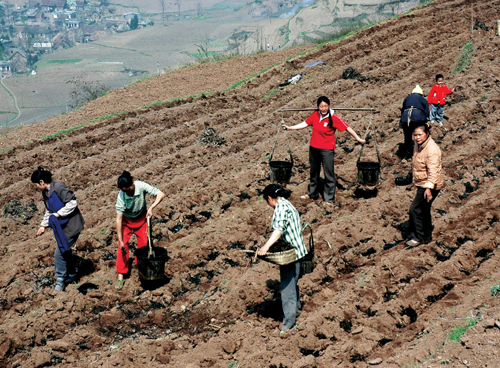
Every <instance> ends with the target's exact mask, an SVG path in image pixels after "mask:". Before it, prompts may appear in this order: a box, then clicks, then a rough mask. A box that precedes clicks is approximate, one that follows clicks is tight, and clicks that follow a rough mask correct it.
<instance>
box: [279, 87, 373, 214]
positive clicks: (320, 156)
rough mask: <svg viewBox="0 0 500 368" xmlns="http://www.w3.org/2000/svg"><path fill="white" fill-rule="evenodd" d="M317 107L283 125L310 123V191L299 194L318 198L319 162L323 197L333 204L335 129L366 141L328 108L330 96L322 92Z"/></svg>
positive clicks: (296, 127)
mask: <svg viewBox="0 0 500 368" xmlns="http://www.w3.org/2000/svg"><path fill="white" fill-rule="evenodd" d="M317 106H318V110H317V111H315V112H313V113H312V114H311V116H309V117H308V118H307V119H306V121H304V122H302V123H300V124H297V125H293V126H288V125H283V127H284V128H285V130H300V129H304V128H307V127H308V126H312V134H311V143H310V147H309V163H310V165H311V181H310V183H309V193H308V194H306V195H303V196H301V197H300V198H302V199H318V196H319V194H318V191H319V188H318V186H319V174H320V171H321V165H323V171H324V173H325V187H324V193H323V200H324V201H325V203H327V205H328V206H333V202H334V201H335V172H334V160H333V159H334V153H335V131H336V130H337V129H338V130H339V131H341V132H343V131H344V130H347V132H348V133H349V134H350V135H352V136H353V137H354V139H356V141H357V142H359V143H361V144H365V140H364V139H361V138H360V137H359V136H358V135H357V134H356V132H355V131H354V130H352V128H351V127H349V125H347V124H346V123H345V122H344V121H343V120H342V119H341V118H339V117H338V116H337V115H335V114H334V113H333V110H330V100H329V99H328V97H325V96H321V97H320V98H318V101H317Z"/></svg>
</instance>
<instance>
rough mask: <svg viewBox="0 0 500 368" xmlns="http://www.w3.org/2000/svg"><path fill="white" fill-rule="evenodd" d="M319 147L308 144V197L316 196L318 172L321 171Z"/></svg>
mask: <svg viewBox="0 0 500 368" xmlns="http://www.w3.org/2000/svg"><path fill="white" fill-rule="evenodd" d="M319 151H320V150H319V149H317V148H314V147H311V146H309V165H310V167H311V169H310V170H311V174H310V176H311V178H310V182H309V197H311V198H317V197H318V185H319V174H320V172H321V155H320V153H319Z"/></svg>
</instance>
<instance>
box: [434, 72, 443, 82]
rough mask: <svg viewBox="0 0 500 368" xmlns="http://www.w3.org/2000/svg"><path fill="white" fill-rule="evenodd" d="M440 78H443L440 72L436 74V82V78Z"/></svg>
mask: <svg viewBox="0 0 500 368" xmlns="http://www.w3.org/2000/svg"><path fill="white" fill-rule="evenodd" d="M440 78H443V79H444V75H442V74H436V82H437V81H438V79H440Z"/></svg>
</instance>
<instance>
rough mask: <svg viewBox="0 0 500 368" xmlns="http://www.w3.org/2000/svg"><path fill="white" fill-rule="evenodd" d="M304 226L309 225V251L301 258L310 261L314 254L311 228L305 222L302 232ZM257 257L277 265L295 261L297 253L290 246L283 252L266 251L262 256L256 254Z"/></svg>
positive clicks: (303, 228)
mask: <svg viewBox="0 0 500 368" xmlns="http://www.w3.org/2000/svg"><path fill="white" fill-rule="evenodd" d="M306 227H309V228H310V229H311V237H310V238H309V252H308V254H307V255H306V256H305V257H304V258H302V260H305V261H312V258H313V256H314V240H313V237H312V228H311V225H310V224H309V223H306V224H305V225H304V226H303V227H302V232H304V230H305V229H306ZM255 255H256V257H257V253H255ZM258 258H260V259H262V260H263V261H266V262H269V263H273V264H277V265H279V266H284V265H287V264H290V263H293V262H295V261H296V260H297V255H296V253H295V249H293V248H292V249H288V250H285V251H283V252H267V253H266V254H265V255H263V256H258Z"/></svg>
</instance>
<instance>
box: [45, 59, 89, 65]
mask: <svg viewBox="0 0 500 368" xmlns="http://www.w3.org/2000/svg"><path fill="white" fill-rule="evenodd" d="M82 60H83V59H61V60H47V64H76V63H79V62H80V61H82Z"/></svg>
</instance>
